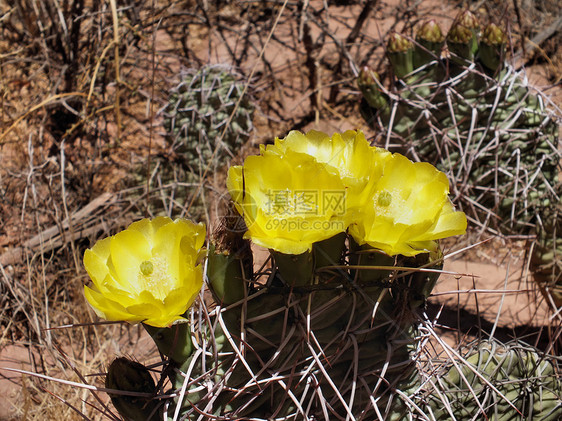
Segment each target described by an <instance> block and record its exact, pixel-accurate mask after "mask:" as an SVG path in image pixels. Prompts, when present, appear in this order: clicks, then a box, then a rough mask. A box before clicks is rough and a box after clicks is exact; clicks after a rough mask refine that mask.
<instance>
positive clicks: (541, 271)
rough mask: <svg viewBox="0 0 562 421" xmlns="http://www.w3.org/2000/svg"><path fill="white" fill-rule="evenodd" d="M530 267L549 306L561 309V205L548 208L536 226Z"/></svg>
mask: <svg viewBox="0 0 562 421" xmlns="http://www.w3.org/2000/svg"><path fill="white" fill-rule="evenodd" d="M531 267H532V269H533V276H534V279H535V280H536V281H537V283H538V285H539V288H540V289H541V292H542V293H543V295H544V296H545V298H546V300H547V302H548V303H549V305H550V306H551V307H552V308H553V309H554V310H558V309H559V308H560V307H562V204H561V203H560V202H559V203H558V204H557V205H556V206H551V207H550V208H548V209H547V210H546V211H545V212H544V213H543V215H542V216H541V222H540V224H538V226H537V239H536V241H535V244H534V246H533V255H532V257H531Z"/></svg>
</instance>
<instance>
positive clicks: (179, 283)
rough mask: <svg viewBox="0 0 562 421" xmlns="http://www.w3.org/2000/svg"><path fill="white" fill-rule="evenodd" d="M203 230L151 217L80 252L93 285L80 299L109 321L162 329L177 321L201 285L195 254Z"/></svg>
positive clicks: (203, 235)
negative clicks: (84, 300) (82, 253)
mask: <svg viewBox="0 0 562 421" xmlns="http://www.w3.org/2000/svg"><path fill="white" fill-rule="evenodd" d="M204 241H205V226H204V225H203V224H194V223H193V222H191V221H187V220H183V219H177V220H175V221H172V220H171V219H170V218H166V217H157V218H154V219H152V220H150V219H143V220H141V221H137V222H134V223H133V224H131V225H130V226H129V227H128V228H127V229H126V230H124V231H121V232H120V233H118V234H116V235H114V236H112V237H109V238H105V239H103V240H100V241H98V242H97V243H96V244H95V245H94V246H93V247H92V248H91V249H88V250H86V252H85V253H84V266H85V267H86V271H87V272H88V275H89V276H90V278H91V280H92V282H93V286H92V287H91V288H90V287H88V286H85V287H84V294H85V296H86V299H87V300H88V302H89V303H90V305H91V306H92V308H93V309H94V311H95V312H96V313H97V314H98V316H100V317H102V318H104V319H106V320H112V321H127V322H130V323H138V322H143V323H145V324H147V325H150V326H155V327H167V326H170V325H172V324H173V323H174V322H176V321H179V320H182V319H184V317H183V316H182V315H183V314H184V313H185V312H186V311H187V309H188V308H189V307H190V306H191V304H192V303H193V301H194V300H195V298H196V297H197V295H198V293H199V290H200V289H201V285H202V283H203V274H202V269H201V265H199V264H198V262H197V257H198V253H199V252H200V249H201V247H202V246H203V243H204Z"/></svg>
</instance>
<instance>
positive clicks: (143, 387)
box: [105, 357, 159, 421]
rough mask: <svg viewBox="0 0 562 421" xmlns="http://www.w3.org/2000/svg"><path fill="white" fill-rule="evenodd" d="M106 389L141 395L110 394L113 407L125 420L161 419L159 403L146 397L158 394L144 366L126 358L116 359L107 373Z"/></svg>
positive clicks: (152, 420)
mask: <svg viewBox="0 0 562 421" xmlns="http://www.w3.org/2000/svg"><path fill="white" fill-rule="evenodd" d="M105 387H106V388H108V389H115V390H120V391H123V392H138V393H139V395H140V396H127V395H118V394H112V393H110V394H109V396H110V397H111V401H112V402H113V405H114V406H115V408H116V409H117V411H119V413H120V414H121V415H122V416H123V418H125V420H127V421H139V420H147V421H157V420H158V419H159V417H158V401H156V400H154V399H152V398H151V397H149V396H146V394H151V395H155V394H156V384H155V383H154V380H153V378H152V376H151V375H150V372H149V371H148V369H147V368H146V367H145V366H144V365H142V364H139V363H137V362H136V361H131V360H129V359H127V358H124V357H121V358H116V359H115V360H113V362H112V363H111V365H110V366H109V370H108V371H107V376H106V377H105ZM143 395H144V396H143Z"/></svg>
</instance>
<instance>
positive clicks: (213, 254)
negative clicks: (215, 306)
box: [207, 244, 244, 305]
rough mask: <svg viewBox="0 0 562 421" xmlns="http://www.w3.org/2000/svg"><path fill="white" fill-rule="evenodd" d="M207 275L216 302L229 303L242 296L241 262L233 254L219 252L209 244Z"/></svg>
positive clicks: (242, 275)
mask: <svg viewBox="0 0 562 421" xmlns="http://www.w3.org/2000/svg"><path fill="white" fill-rule="evenodd" d="M207 276H208V278H209V282H210V287H211V291H212V293H213V296H214V297H215V300H216V301H217V302H218V303H220V304H222V305H230V304H233V303H235V302H237V301H240V300H242V299H243V298H244V273H243V263H242V261H241V260H240V259H239V258H237V257H236V255H235V254H229V253H227V252H223V253H219V252H217V251H216V250H215V246H214V244H211V247H210V250H209V256H208V257H207Z"/></svg>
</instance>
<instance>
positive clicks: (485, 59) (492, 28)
mask: <svg viewBox="0 0 562 421" xmlns="http://www.w3.org/2000/svg"><path fill="white" fill-rule="evenodd" d="M506 44H507V36H506V35H505V32H504V31H503V30H502V29H501V28H500V27H499V26H497V25H495V24H493V23H491V24H489V25H488V26H486V28H484V32H483V33H482V39H481V42H480V52H479V57H480V60H481V61H482V63H483V64H484V65H485V66H486V67H487V68H488V69H490V70H493V71H495V70H496V69H497V68H498V67H499V66H500V64H501V60H502V58H503V56H504V54H505V46H506Z"/></svg>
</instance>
